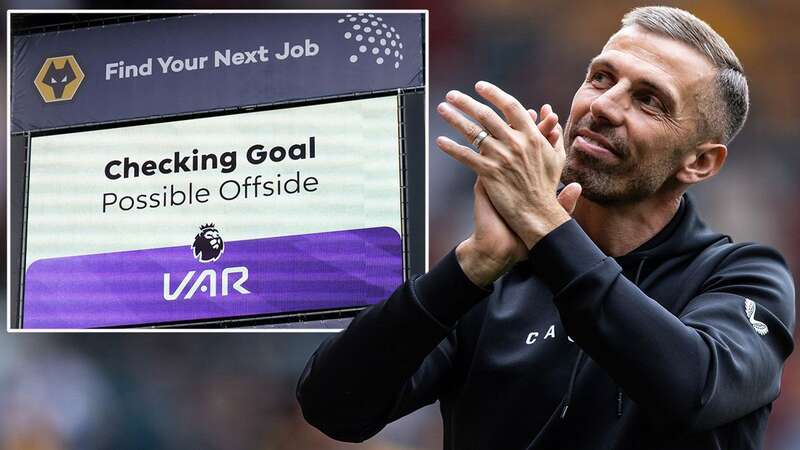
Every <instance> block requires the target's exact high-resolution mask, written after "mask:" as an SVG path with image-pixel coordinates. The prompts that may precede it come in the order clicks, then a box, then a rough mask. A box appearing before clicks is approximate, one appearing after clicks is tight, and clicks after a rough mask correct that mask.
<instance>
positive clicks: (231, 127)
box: [7, 11, 427, 330]
mask: <svg viewBox="0 0 800 450" xmlns="http://www.w3.org/2000/svg"><path fill="white" fill-rule="evenodd" d="M8 18H9V24H8V26H9V30H10V43H11V52H10V55H9V61H8V62H7V63H8V65H9V67H10V75H11V81H10V95H9V97H10V98H9V101H10V118H9V120H10V123H9V130H10V132H11V138H10V144H9V152H10V153H9V161H10V166H11V170H10V174H11V175H10V190H11V192H10V195H11V201H10V203H11V204H10V222H11V224H10V227H11V233H10V237H9V240H10V280H9V286H10V288H9V295H10V300H9V302H8V304H9V306H8V308H9V310H8V318H9V319H8V322H9V323H8V328H9V329H12V330H13V329H20V330H84V329H109V328H111V329H115V328H116V329H119V328H123V329H153V328H155V329H174V328H183V329H186V328H188V329H200V328H202V329H207V328H246V329H257V330H262V329H268V330H269V329H284V328H291V329H314V330H319V329H333V330H336V329H341V328H344V327H346V326H347V323H348V322H349V320H350V318H352V316H354V315H355V314H356V313H357V312H358V311H360V310H361V309H363V308H364V307H366V306H369V305H372V304H374V303H377V302H379V301H381V300H384V299H386V298H387V297H388V296H389V295H390V294H391V293H392V292H393V291H394V290H395V289H396V288H397V287H398V286H399V285H401V284H402V283H403V282H404V281H405V280H407V279H408V277H409V276H410V274H411V273H423V272H425V263H426V234H425V233H426V227H425V220H426V218H425V216H426V194H425V172H426V138H425V134H426V133H425V129H426V119H425V111H426V83H427V76H426V70H427V63H426V53H427V52H426V44H427V42H426V27H427V14H426V12H425V11H341V12H338V11H316V12H315V11H309V12H277V11H274V12H260V11H258V12H257V11H240V12H230V13H229V12H226V13H212V12H196V11H191V12H181V13H173V12H169V13H166V12H164V13H154V12H138V11H122V12H117V11H114V12H113V14H109V13H81V14H74V13H52V12H48V13H43V12H39V11H11V12H10V13H9V15H8Z"/></svg>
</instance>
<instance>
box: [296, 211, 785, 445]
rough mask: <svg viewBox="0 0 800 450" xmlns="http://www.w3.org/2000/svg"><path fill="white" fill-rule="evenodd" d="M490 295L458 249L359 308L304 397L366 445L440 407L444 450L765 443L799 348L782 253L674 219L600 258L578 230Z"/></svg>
mask: <svg viewBox="0 0 800 450" xmlns="http://www.w3.org/2000/svg"><path fill="white" fill-rule="evenodd" d="M529 256H530V258H529V260H528V261H525V262H522V263H520V264H517V265H516V266H515V267H514V268H513V269H512V270H511V271H510V272H509V273H507V274H506V275H505V276H504V277H503V278H501V279H500V280H499V281H498V282H496V283H495V284H494V286H493V289H492V290H491V291H490V290H484V289H481V288H479V287H477V286H475V285H474V284H472V283H471V282H470V281H469V279H468V278H467V277H466V276H465V275H464V272H463V271H462V270H461V267H460V266H459V264H458V261H457V259H456V257H455V253H454V252H451V253H450V254H449V255H447V256H446V257H445V258H443V259H442V260H441V261H440V262H439V263H438V264H437V265H436V266H435V267H434V268H433V269H432V270H431V271H430V272H428V273H427V274H425V275H423V276H422V277H419V278H415V279H412V280H411V281H409V282H406V283H405V284H403V285H402V286H401V287H400V288H399V289H397V291H395V292H394V294H392V296H391V297H390V298H388V299H387V300H385V301H383V302H381V303H378V304H376V305H373V306H371V307H369V308H367V309H365V310H364V311H362V312H361V313H360V314H359V315H358V316H357V317H356V318H355V319H354V320H353V321H352V323H351V324H350V326H349V327H348V328H347V329H346V330H345V331H343V332H341V333H339V334H337V335H334V336H332V337H331V338H330V339H328V340H326V341H325V342H324V343H323V344H322V345H321V346H320V348H319V349H318V350H317V351H316V353H315V354H314V355H313V356H312V358H311V360H310V361H309V362H308V365H307V366H306V369H305V371H304V372H303V374H302V376H301V378H300V381H299V383H298V389H297V397H298V400H299V401H300V405H301V406H302V409H303V414H304V415H305V418H306V420H308V421H309V422H310V423H311V424H312V425H314V426H316V427H317V428H319V429H320V430H322V431H323V432H324V433H325V434H327V435H328V436H330V437H332V438H335V439H338V440H343V441H355V442H358V441H363V440H365V439H367V438H369V437H371V436H373V435H374V434H375V433H377V432H378V431H379V430H381V429H382V428H383V427H384V426H385V425H386V424H387V423H389V422H392V421H394V420H395V419H397V418H399V417H402V416H404V415H406V414H408V413H410V412H412V411H414V410H416V409H418V408H420V407H422V406H424V405H427V404H430V403H433V402H434V401H436V400H437V399H438V400H440V401H441V411H442V416H443V419H444V447H445V448H446V449H493V450H495V449H504V450H505V449H526V448H527V449H565V450H575V449H636V450H642V449H676V450H677V449H680V450H689V449H704V450H705V449H726V450H735V449H757V448H761V445H762V442H763V438H764V433H765V430H766V426H767V417H768V415H769V413H770V410H771V407H772V402H773V401H774V400H775V399H776V398H777V396H778V392H779V390H780V377H781V372H782V369H783V363H784V360H785V359H786V358H787V357H788V356H789V354H790V353H791V352H792V350H793V347H794V345H793V339H792V333H793V330H794V321H795V315H794V286H793V281H792V278H791V275H790V274H789V271H788V269H787V267H786V263H785V262H784V260H783V259H782V257H781V256H780V254H778V253H777V252H776V251H775V250H773V249H771V248H768V247H765V246H762V245H758V244H753V243H744V244H736V243H733V242H732V240H731V239H730V238H729V237H727V236H724V235H721V234H717V233H715V232H713V231H711V230H710V229H709V228H708V227H707V226H706V225H705V224H703V222H701V221H700V219H699V218H698V216H697V214H696V212H695V210H694V207H693V205H692V201H691V200H690V199H689V197H688V196H684V197H683V201H682V202H681V206H680V208H679V209H678V212H677V213H676V214H675V217H674V218H673V219H672V220H671V221H670V223H669V224H668V225H667V226H666V227H665V228H664V229H663V230H662V231H660V232H659V233H658V234H657V235H656V236H654V237H653V238H652V239H651V240H649V241H648V242H646V243H645V244H643V245H642V246H641V247H639V248H638V249H636V250H634V251H632V252H630V253H629V254H627V255H625V256H622V257H618V258H612V257H608V256H606V255H605V254H604V253H603V252H602V251H601V250H600V249H599V248H598V247H597V246H596V245H595V244H594V243H593V242H592V241H591V239H589V237H588V236H587V235H586V234H585V233H584V232H583V230H582V229H581V228H580V226H579V225H578V224H577V223H576V222H575V221H574V220H570V221H569V222H566V223H564V224H563V225H561V226H560V227H558V228H557V229H555V230H554V231H552V232H551V233H550V234H548V235H547V236H545V237H544V238H543V239H542V240H541V241H539V242H538V243H537V244H536V245H535V246H534V248H533V249H532V250H531V252H530V255H529Z"/></svg>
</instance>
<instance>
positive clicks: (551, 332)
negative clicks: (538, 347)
mask: <svg viewBox="0 0 800 450" xmlns="http://www.w3.org/2000/svg"><path fill="white" fill-rule="evenodd" d="M555 337H556V326H555V324H553V325H550V328H548V329H547V333H545V334H544V338H542V340H543V341H544V340H547V339H550V338H555ZM538 338H539V332H538V331H531V332H530V333H528V337H527V338H526V339H525V344H527V345H531V344H533V343H534V342H536V339H538ZM567 340H568V341H570V342H575V341H573V340H572V338H571V337H569V336H567Z"/></svg>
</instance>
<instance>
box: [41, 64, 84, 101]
mask: <svg viewBox="0 0 800 450" xmlns="http://www.w3.org/2000/svg"><path fill="white" fill-rule="evenodd" d="M83 78H84V75H83V71H82V70H81V66H79V65H78V61H76V60H75V57H74V56H72V55H67V56H57V57H54V58H47V59H46V60H45V61H44V64H42V68H41V69H40V70H39V74H38V75H36V79H35V80H34V81H33V84H35V85H36V89H37V90H38V91H39V94H40V95H41V96H42V99H43V100H44V101H45V102H46V103H51V102H61V101H65V100H72V97H74V96H75V92H77V91H78V86H80V85H81V82H82V81H83Z"/></svg>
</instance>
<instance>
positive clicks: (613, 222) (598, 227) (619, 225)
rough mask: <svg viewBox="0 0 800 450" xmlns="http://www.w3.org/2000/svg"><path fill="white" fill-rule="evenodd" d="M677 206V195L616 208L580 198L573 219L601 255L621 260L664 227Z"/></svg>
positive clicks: (616, 206) (678, 204) (621, 205)
mask: <svg viewBox="0 0 800 450" xmlns="http://www.w3.org/2000/svg"><path fill="white" fill-rule="evenodd" d="M680 204H681V195H680V193H678V194H677V195H675V194H674V193H673V194H672V195H664V196H659V195H655V196H652V197H649V198H647V199H645V200H643V201H640V202H636V203H628V204H618V205H616V204H615V205H601V204H599V203H595V202H592V201H591V200H588V199H586V198H584V197H581V199H580V200H579V201H578V204H577V205H576V207H575V211H574V213H573V217H574V218H575V220H576V221H577V222H578V223H579V224H580V226H581V228H583V230H584V231H585V232H586V234H588V235H589V237H590V238H591V239H592V240H593V241H594V243H595V244H597V246H598V247H600V249H601V250H603V252H605V253H606V254H607V255H609V256H622V255H625V254H627V253H629V252H631V251H632V250H635V249H636V248H638V247H639V246H640V245H642V244H644V243H645V242H647V241H649V240H650V239H651V238H652V237H653V236H655V235H656V234H657V233H658V232H659V231H661V230H662V229H663V228H664V227H665V226H667V224H668V223H669V221H670V220H671V219H672V217H673V216H675V213H676V212H677V211H678V207H679V206H680Z"/></svg>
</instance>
